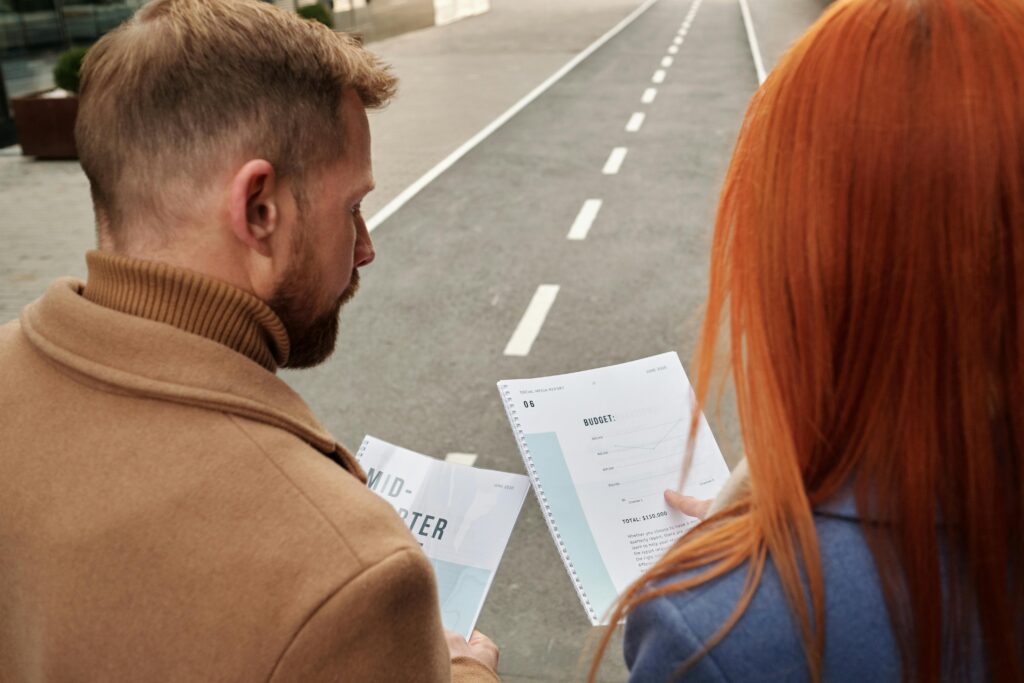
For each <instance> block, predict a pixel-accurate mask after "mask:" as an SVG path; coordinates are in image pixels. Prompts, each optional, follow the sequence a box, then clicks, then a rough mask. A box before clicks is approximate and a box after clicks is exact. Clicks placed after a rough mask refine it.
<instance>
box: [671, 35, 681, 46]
mask: <svg viewBox="0 0 1024 683" xmlns="http://www.w3.org/2000/svg"><path fill="white" fill-rule="evenodd" d="M682 44H683V37H682V36H676V37H675V38H673V39H672V46H673V47H678V46H680V45H682Z"/></svg>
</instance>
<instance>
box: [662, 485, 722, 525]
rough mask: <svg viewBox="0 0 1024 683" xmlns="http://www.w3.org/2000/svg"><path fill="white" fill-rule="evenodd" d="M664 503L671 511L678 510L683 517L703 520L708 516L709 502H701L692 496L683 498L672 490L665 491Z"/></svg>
mask: <svg viewBox="0 0 1024 683" xmlns="http://www.w3.org/2000/svg"><path fill="white" fill-rule="evenodd" d="M665 502H666V503H668V506H669V507H670V508H672V509H673V510H678V511H679V512H682V513H683V514H684V515H688V516H690V517H696V518H697V519H704V518H705V517H707V515H708V508H710V507H711V500H710V499H709V500H701V499H700V498H694V497H693V496H684V495H683V494H681V493H679V492H678V491H673V490H672V489H666V490H665Z"/></svg>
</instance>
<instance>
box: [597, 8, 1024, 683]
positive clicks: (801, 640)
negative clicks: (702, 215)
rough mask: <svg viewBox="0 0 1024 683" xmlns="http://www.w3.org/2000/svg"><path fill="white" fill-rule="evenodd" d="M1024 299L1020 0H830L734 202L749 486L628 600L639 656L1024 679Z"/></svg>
mask: <svg viewBox="0 0 1024 683" xmlns="http://www.w3.org/2000/svg"><path fill="white" fill-rule="evenodd" d="M1022 305H1024V3H1021V2H1020V0H842V1H840V2H838V3H836V4H835V5H834V6H833V7H831V8H830V9H829V10H828V11H827V12H826V13H825V15H824V16H823V17H822V18H821V20H820V21H818V23H817V24H816V25H815V26H814V27H813V28H812V29H811V30H810V31H809V32H808V33H807V34H806V35H805V36H804V37H803V38H802V39H801V40H800V41H799V42H798V43H797V44H796V45H795V46H794V47H793V48H792V49H791V50H790V52H789V53H788V54H787V55H786V57H785V58H784V59H783V61H782V62H781V63H780V64H779V65H778V67H777V68H776V69H775V71H774V72H773V73H772V74H771V76H770V77H769V78H768V80H767V81H766V82H765V84H764V86H763V87H762V88H761V89H760V90H759V91H758V93H757V94H756V95H755V97H754V99H753V101H752V103H751V105H750V108H749V111H748V112H747V116H746V119H745V121H744V124H743V128H742V131H741V132H740V136H739V140H738V142H737V146H736V151H735V154H734V156H733V160H732V164H731V166H730V168H729V172H728V175H727V177H726V180H725V185H724V189H723V193H722V197H721V204H720V207H719V213H718V217H717V222H716V228H715V238H714V246H713V251H712V273H711V286H710V296H709V302H708V312H707V317H706V320H705V324H704V329H703V332H702V337H701V342H700V346H699V349H698V353H697V362H696V378H697V392H698V395H699V397H700V400H701V402H702V403H704V401H705V399H706V398H707V397H708V394H709V387H711V386H712V384H720V382H717V383H716V382H715V378H714V377H713V374H712V361H713V359H714V357H715V356H716V347H720V345H719V337H720V334H719V333H720V332H721V331H722V328H727V329H728V342H729V348H730V353H729V354H728V358H729V366H730V369H731V372H732V375H733V378H734V380H735V385H736V391H737V403H738V407H739V414H740V421H741V426H742V430H743V436H744V448H745V451H746V455H747V460H748V463H749V470H750V473H749V479H750V482H749V488H748V489H746V490H745V491H744V492H742V493H741V494H740V495H739V496H738V498H736V499H735V500H734V501H733V502H732V503H731V504H729V505H727V506H726V507H725V508H724V509H722V510H720V511H718V512H715V513H713V514H712V515H711V516H710V517H709V518H708V519H706V520H705V521H704V522H703V523H702V524H700V525H699V526H698V527H697V528H696V529H695V530H694V531H692V532H691V533H690V534H688V535H687V536H685V537H684V538H682V539H681V540H680V541H679V543H677V544H676V546H675V547H674V548H673V549H672V550H671V551H670V552H669V553H668V554H667V555H666V556H665V557H664V558H662V559H661V561H659V562H658V563H657V564H656V565H655V566H654V567H652V568H651V569H650V570H649V571H648V572H647V573H646V574H645V575H644V576H643V577H642V579H641V580H640V581H639V582H638V583H637V584H636V585H635V586H634V587H632V588H631V589H630V590H628V591H627V592H626V593H625V594H624V595H623V596H622V597H621V599H620V602H619V604H618V606H617V609H616V611H615V613H614V615H613V619H614V621H613V623H615V621H618V619H619V618H621V617H622V616H626V617H627V622H626V636H625V639H626V640H625V651H626V660H627V664H628V665H629V666H630V669H631V676H632V679H634V680H643V681H661V680H666V679H669V678H672V677H674V676H679V675H680V674H681V675H682V677H683V679H684V680H690V679H692V680H787V681H788V680H829V681H872V682H873V683H874V682H877V681H889V680H900V679H903V680H921V681H934V680H959V679H966V680H982V679H984V680H995V681H1021V680H1024V663H1022V659H1024V657H1022V643H1024V580H1022V579H1024V564H1022V563H1024V504H1022V497H1024V462H1022V458H1021V449H1022V445H1024V309H1022ZM718 352H719V354H720V352H721V351H720V348H718ZM606 644H607V634H606V640H605V643H604V645H606ZM602 651H603V647H602ZM595 666H596V663H595Z"/></svg>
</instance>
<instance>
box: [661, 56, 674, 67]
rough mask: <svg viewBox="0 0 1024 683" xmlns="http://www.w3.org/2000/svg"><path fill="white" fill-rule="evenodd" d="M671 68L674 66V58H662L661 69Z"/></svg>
mask: <svg viewBox="0 0 1024 683" xmlns="http://www.w3.org/2000/svg"><path fill="white" fill-rule="evenodd" d="M670 66H672V58H671V57H662V58H661V68H663V69H667V68H669V67H670Z"/></svg>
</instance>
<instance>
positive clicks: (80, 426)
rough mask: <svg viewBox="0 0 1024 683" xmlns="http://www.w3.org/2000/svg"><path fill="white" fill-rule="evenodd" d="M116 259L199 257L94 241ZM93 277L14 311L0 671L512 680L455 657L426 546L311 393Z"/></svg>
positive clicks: (1, 509)
mask: <svg viewBox="0 0 1024 683" xmlns="http://www.w3.org/2000/svg"><path fill="white" fill-rule="evenodd" d="M111 263H113V264H114V266H116V268H114V269H115V270H118V272H119V273H120V275H121V277H122V280H123V281H124V282H132V281H133V280H132V278H136V279H139V280H140V281H141V280H142V279H144V276H145V277H148V278H150V280H153V279H154V278H155V280H156V281H157V289H159V288H160V287H163V286H164V284H166V283H167V282H170V283H172V284H173V283H174V282H178V284H179V285H180V284H181V282H182V281H186V282H189V281H193V280H196V279H198V278H201V277H202V276H196V275H195V274H191V275H189V274H187V271H179V272H173V271H174V269H169V267H167V268H154V267H150V266H145V265H142V266H140V265H139V264H138V263H135V264H132V263H129V262H127V261H125V260H122V262H117V261H116V260H114V261H111V259H110V257H105V256H102V255H98V254H97V253H96V252H92V253H90V286H91V282H92V277H93V270H94V269H97V268H99V267H100V266H101V265H103V266H104V267H107V266H110V265H111ZM144 263H146V262H143V264H144ZM151 265H152V264H151ZM108 270H110V268H108ZM182 272H184V273H186V274H185V275H182ZM126 278H127V279H126ZM108 279H109V277H108ZM161 283H163V284H161ZM147 286H150V287H151V288H152V282H150V285H147ZM189 286H190V287H192V288H193V289H195V288H196V287H198V288H199V289H203V288H204V287H205V288H206V289H211V287H208V286H207V285H206V284H202V283H200V284H199V285H197V284H196V283H195V282H191V284H190V285H189ZM224 287H227V285H223V283H220V284H219V285H217V286H216V287H212V289H214V290H218V288H219V289H220V290H222V289H223V288H224ZM83 289H84V285H83V283H82V282H79V281H76V280H71V279H64V280H60V281H58V282H56V283H55V284H54V285H53V286H52V287H51V288H50V289H49V290H48V291H47V292H46V294H45V295H44V296H43V297H42V298H41V299H40V300H38V301H36V302H35V303H33V304H31V305H29V306H28V307H26V308H25V310H24V311H23V312H22V314H21V317H20V321H15V322H12V323H9V324H7V325H4V326H2V327H0V367H2V368H3V372H2V373H0V416H2V421H0V444H2V445H0V681H3V682H5V683H6V682H8V681H17V682H19V683H20V682H21V681H336V680H345V681H448V680H460V681H461V680H481V681H494V680H497V678H496V676H495V675H494V673H493V672H491V671H490V670H489V669H488V668H487V667H485V666H484V665H482V664H480V663H479V662H477V661H476V660H472V659H468V658H460V659H457V660H455V661H454V662H453V661H450V659H449V654H448V649H447V645H446V643H445V638H444V633H443V630H442V626H441V621H440V613H439V609H438V597H437V588H436V583H435V579H434V575H433V572H432V569H431V565H430V563H429V561H428V560H427V558H426V557H425V556H424V555H423V553H422V552H421V550H420V548H419V545H418V544H417V543H416V542H415V540H413V538H412V536H411V534H410V533H409V531H408V529H407V528H406V527H405V526H404V525H403V524H402V522H401V521H400V520H399V518H398V516H397V515H395V514H394V512H393V511H392V509H391V508H390V507H389V506H388V505H387V504H386V503H385V502H383V501H382V500H380V499H378V498H377V497H376V496H375V495H374V494H373V493H371V492H370V491H369V490H367V488H366V487H365V485H364V481H365V476H364V474H363V473H362V471H361V469H360V467H359V465H358V464H357V463H356V462H355V461H354V459H353V458H352V457H351V455H350V454H349V453H348V452H347V451H346V450H345V449H344V448H342V447H341V446H339V445H338V444H337V443H336V442H335V440H334V439H333V438H332V437H331V435H330V434H328V433H327V431H326V430H325V429H324V428H323V427H322V426H320V424H319V423H318V422H317V421H316V419H315V418H314V417H313V415H312V414H311V413H310V411H309V409H308V408H307V406H306V405H305V404H304V403H303V401H302V400H301V399H300V398H299V397H298V395H296V394H295V393H294V392H293V391H292V390H291V389H290V388H289V387H288V386H287V385H286V384H285V383H284V382H283V381H282V380H280V379H278V378H277V377H276V376H275V375H274V374H273V372H268V370H267V368H265V367H261V366H260V363H258V362H254V360H253V357H252V356H250V357H247V356H246V355H245V354H243V353H240V352H239V351H237V350H235V349H232V348H229V347H228V346H227V345H225V344H223V343H219V342H218V341H214V340H213V339H210V338H207V337H205V336H202V335H201V334H197V333H193V332H188V331H184V330H183V329H179V328H178V327H176V326H175V325H173V324H167V323H165V322H157V321H155V320H152V319H146V318H143V317H139V316H137V315H131V314H127V313H124V312H122V311H119V310H114V309H112V308H108V307H106V306H102V305H98V304H96V303H94V302H92V301H90V300H88V299H87V298H86V297H85V296H83V295H82V293H83ZM196 291H198V290H196ZM218 291H219V290H218ZM236 292H237V290H236ZM243 294H244V293H243ZM245 296H248V295H245ZM214 299H216V296H214ZM254 300H255V299H254ZM126 301H127V300H126ZM126 305H127V304H126ZM267 310H268V311H269V309H267ZM270 315H272V314H270ZM211 334H212V333H211Z"/></svg>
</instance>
